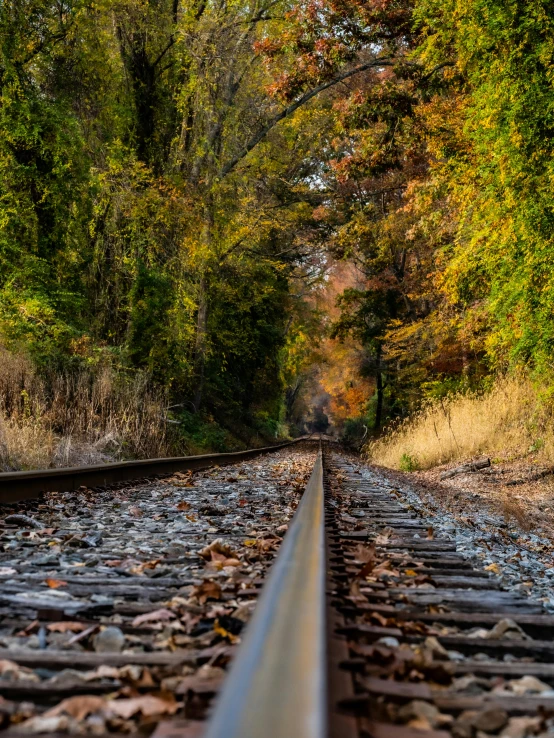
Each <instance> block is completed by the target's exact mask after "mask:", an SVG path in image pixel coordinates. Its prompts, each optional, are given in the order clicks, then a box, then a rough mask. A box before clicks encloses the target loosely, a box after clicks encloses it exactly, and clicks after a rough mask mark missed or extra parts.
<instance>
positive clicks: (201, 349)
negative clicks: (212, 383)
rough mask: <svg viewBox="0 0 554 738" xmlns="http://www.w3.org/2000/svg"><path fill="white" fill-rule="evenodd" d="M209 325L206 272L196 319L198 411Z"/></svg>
mask: <svg viewBox="0 0 554 738" xmlns="http://www.w3.org/2000/svg"><path fill="white" fill-rule="evenodd" d="M207 327H208V294H207V289H206V274H205V273H204V274H203V275H202V279H201V281H200V295H199V296H198V317H197V319H196V345H195V350H194V365H195V366H194V377H195V381H196V387H195V390H194V400H193V405H194V410H195V412H198V411H199V410H200V405H201V404H202V393H203V392H204V379H205V376H204V374H205V369H206V333H207Z"/></svg>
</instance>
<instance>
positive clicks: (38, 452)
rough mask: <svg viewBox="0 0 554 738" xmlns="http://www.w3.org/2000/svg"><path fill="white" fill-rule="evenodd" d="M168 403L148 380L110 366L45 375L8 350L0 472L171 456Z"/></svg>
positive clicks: (3, 365) (2, 383)
mask: <svg viewBox="0 0 554 738" xmlns="http://www.w3.org/2000/svg"><path fill="white" fill-rule="evenodd" d="M165 408H166V402H165V397H164V396H163V394H162V393H161V392H156V391H155V390H152V389H151V387H150V386H149V383H148V378H147V377H146V376H144V375H141V374H138V375H135V376H134V377H131V378H130V377H127V376H124V375H122V374H118V373H117V372H116V371H115V370H113V369H112V368H111V367H109V366H106V367H102V368H99V369H95V370H90V371H86V370H80V371H75V372H66V373H51V374H50V375H49V376H47V377H41V376H39V375H38V373H37V372H36V370H35V368H34V367H33V365H32V364H31V363H30V362H29V361H27V360H26V359H25V358H24V357H22V356H18V355H14V354H11V353H9V352H8V351H6V350H4V349H0V468H1V469H2V470H3V471H10V470H17V469H26V468H27V469H30V468H46V467H55V466H71V465H78V464H90V463H101V462H103V461H110V460H114V459H121V458H133V457H139V458H140V457H142V458H147V457H153V456H164V455H167V454H168V453H169V452H171V451H172V450H174V449H173V446H174V443H175V441H174V439H173V438H171V437H170V436H169V435H168V425H167V423H166V410H165Z"/></svg>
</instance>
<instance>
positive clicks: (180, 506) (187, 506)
mask: <svg viewBox="0 0 554 738" xmlns="http://www.w3.org/2000/svg"><path fill="white" fill-rule="evenodd" d="M190 508H191V504H190V502H185V501H184V500H181V502H180V503H179V504H178V505H177V510H179V511H180V512H185V511H186V510H190Z"/></svg>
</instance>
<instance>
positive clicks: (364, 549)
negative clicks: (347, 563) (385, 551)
mask: <svg viewBox="0 0 554 738" xmlns="http://www.w3.org/2000/svg"><path fill="white" fill-rule="evenodd" d="M354 556H355V557H356V558H357V559H358V561H361V562H362V563H364V564H365V563H366V562H368V561H372V560H373V559H374V558H375V544H374V543H372V544H371V545H370V546H364V545H363V544H362V543H359V544H358V545H357V546H356V548H355V549H354Z"/></svg>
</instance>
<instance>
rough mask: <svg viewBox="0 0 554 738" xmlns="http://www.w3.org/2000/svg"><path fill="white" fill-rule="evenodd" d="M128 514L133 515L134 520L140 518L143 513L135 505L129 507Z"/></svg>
mask: <svg viewBox="0 0 554 738" xmlns="http://www.w3.org/2000/svg"><path fill="white" fill-rule="evenodd" d="M129 512H130V513H131V515H134V516H135V518H141V517H142V515H143V512H142V510H141V509H140V507H137V506H136V505H133V506H132V507H130V508H129Z"/></svg>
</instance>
